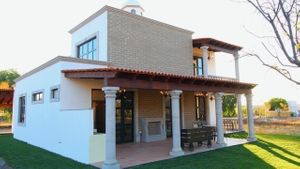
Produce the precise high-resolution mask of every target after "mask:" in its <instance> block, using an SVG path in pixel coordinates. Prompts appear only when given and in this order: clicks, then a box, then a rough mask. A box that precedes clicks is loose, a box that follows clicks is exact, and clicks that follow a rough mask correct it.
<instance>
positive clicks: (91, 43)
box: [77, 37, 97, 60]
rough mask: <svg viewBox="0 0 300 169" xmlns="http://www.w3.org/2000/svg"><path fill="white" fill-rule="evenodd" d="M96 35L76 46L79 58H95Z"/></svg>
mask: <svg viewBox="0 0 300 169" xmlns="http://www.w3.org/2000/svg"><path fill="white" fill-rule="evenodd" d="M96 43H97V42H96V37H94V38H92V39H90V40H88V41H86V42H84V43H82V44H80V45H79V46H78V47H77V57H78V58H81V59H90V60H95V59H96V54H97V45H96Z"/></svg>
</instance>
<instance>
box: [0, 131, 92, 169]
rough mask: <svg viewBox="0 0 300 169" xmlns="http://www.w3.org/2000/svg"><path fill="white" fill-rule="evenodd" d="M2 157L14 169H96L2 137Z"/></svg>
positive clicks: (10, 137) (0, 148)
mask: <svg viewBox="0 0 300 169" xmlns="http://www.w3.org/2000/svg"><path fill="white" fill-rule="evenodd" d="M0 157H3V158H4V159H5V161H6V162H7V163H8V164H9V166H11V167H12V168H14V169H94V168H93V167H91V166H88V165H84V164H81V163H78V162H75V161H73V160H70V159H68V158H65V157H62V156H59V155H57V154H54V153H51V152H48V151H46V150H43V149H40V148H37V147H34V146H31V145H29V144H26V143H24V142H21V141H17V140H15V139H13V138H12V136H11V135H0Z"/></svg>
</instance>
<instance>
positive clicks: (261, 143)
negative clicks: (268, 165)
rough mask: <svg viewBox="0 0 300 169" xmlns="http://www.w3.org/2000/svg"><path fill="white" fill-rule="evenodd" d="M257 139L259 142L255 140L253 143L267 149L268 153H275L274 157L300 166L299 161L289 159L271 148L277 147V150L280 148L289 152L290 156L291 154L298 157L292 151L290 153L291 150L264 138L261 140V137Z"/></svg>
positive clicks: (297, 156)
mask: <svg viewBox="0 0 300 169" xmlns="http://www.w3.org/2000/svg"><path fill="white" fill-rule="evenodd" d="M258 140H259V142H256V143H255V145H257V146H259V147H260V148H262V149H264V150H266V151H268V152H269V153H271V154H273V155H275V156H276V157H278V158H280V159H282V160H285V161H287V162H289V163H292V164H295V165H297V166H300V163H299V162H297V161H294V160H292V159H289V158H288V157H285V156H283V155H282V154H279V153H278V152H276V151H274V150H272V149H278V150H281V151H283V152H284V153H286V154H289V155H290V156H293V157H295V158H300V156H299V155H297V154H294V153H292V152H290V151H288V150H286V149H284V148H282V147H280V146H278V145H276V144H273V143H271V142H268V141H266V140H263V139H258Z"/></svg>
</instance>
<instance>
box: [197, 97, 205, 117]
mask: <svg viewBox="0 0 300 169" xmlns="http://www.w3.org/2000/svg"><path fill="white" fill-rule="evenodd" d="M195 104H196V120H199V121H202V122H204V121H206V113H205V97H203V96H195Z"/></svg>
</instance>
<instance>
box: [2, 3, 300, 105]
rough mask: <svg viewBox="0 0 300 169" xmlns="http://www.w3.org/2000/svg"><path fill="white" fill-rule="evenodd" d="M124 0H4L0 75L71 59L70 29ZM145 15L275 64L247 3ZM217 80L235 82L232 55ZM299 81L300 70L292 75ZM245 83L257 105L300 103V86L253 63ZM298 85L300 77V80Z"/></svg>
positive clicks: (150, 9) (164, 8)
mask: <svg viewBox="0 0 300 169" xmlns="http://www.w3.org/2000/svg"><path fill="white" fill-rule="evenodd" d="M124 2H125V0H76V1H74V0H43V1H41V0H26V1H24V0H1V1H0V51H1V53H0V70H5V69H10V68H13V69H15V70H17V71H18V72H20V73H21V74H23V73H26V72H28V71H30V70H32V69H34V68H35V67H37V66H39V65H41V64H43V63H45V62H47V61H48V60H50V59H52V58H54V57H56V56H58V55H61V56H70V51H71V49H70V48H71V35H70V34H69V33H68V31H69V30H70V29H72V28H73V27H74V26H76V25H77V24H78V23H80V22H81V21H83V20H84V19H86V18H87V17H89V16H90V15H92V14H93V13H94V12H96V11H98V10H99V9H100V8H102V7H103V6H104V5H110V6H113V7H116V8H120V7H121V6H122V4H123V3H124ZM139 2H140V3H141V4H142V6H143V8H144V9H145V16H146V17H148V18H152V19H155V20H158V21H161V22H165V23H168V24H171V25H174V26H178V27H182V28H185V29H188V30H191V31H193V32H195V33H194V35H193V37H194V38H201V37H212V38H216V39H219V40H222V41H225V42H229V43H232V44H236V45H239V46H243V47H244V49H243V50H244V51H251V52H256V53H258V54H260V55H262V56H264V58H266V59H267V61H270V62H272V60H271V59H269V57H268V56H267V53H266V52H265V50H264V49H263V48H262V45H261V39H258V38H257V37H255V36H253V35H252V34H251V33H249V31H251V32H254V33H256V34H258V35H264V34H268V33H270V28H269V27H268V25H267V24H266V22H265V21H264V20H263V19H262V17H260V16H259V14H258V13H257V12H256V11H255V10H254V9H253V8H252V7H251V6H250V5H249V4H247V3H240V2H239V1H237V0H209V1H208V0H184V1H178V0H177V1H174V0H163V1H162V0H140V1H139ZM216 59H217V75H220V76H228V77H234V74H235V72H234V70H235V69H234V60H233V56H231V55H227V54H224V53H218V54H217V56H216ZM293 75H294V76H296V77H300V71H297V72H294V73H293ZM240 76H241V81H243V82H250V83H256V84H258V86H257V87H256V88H255V89H254V90H253V95H254V100H253V102H254V104H256V105H258V104H262V103H263V102H265V101H267V100H269V99H270V98H272V97H282V98H285V99H286V100H294V101H297V102H298V104H300V86H296V85H295V84H293V83H291V82H289V81H287V80H286V79H285V78H283V77H282V76H280V75H279V74H277V73H275V72H274V71H273V70H270V69H268V68H266V67H264V66H262V65H261V64H260V63H259V62H258V61H257V60H256V59H255V58H251V57H244V58H242V59H241V60H240ZM299 80H300V78H299Z"/></svg>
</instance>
